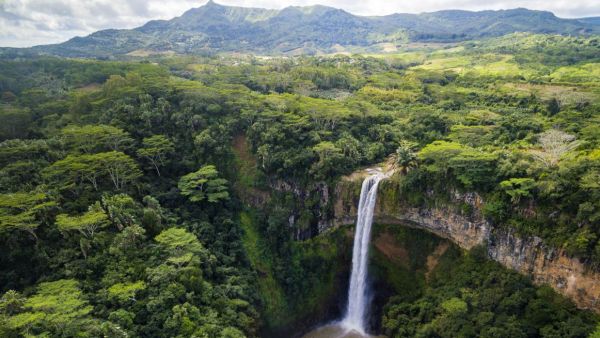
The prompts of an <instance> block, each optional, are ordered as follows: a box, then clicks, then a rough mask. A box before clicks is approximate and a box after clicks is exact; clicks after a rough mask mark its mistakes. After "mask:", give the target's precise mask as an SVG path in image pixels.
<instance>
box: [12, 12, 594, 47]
mask: <svg viewBox="0 0 600 338" xmlns="http://www.w3.org/2000/svg"><path fill="white" fill-rule="evenodd" d="M205 2H206V1H205V0H199V1H198V0H118V1H115V0H83V1H82V0H0V46H12V47H25V46H32V45H37V44H47V43H56V42H62V41H65V40H67V39H69V38H71V37H74V36H82V35H87V34H90V33H92V32H94V31H97V30H100V29H107V28H133V27H136V26H139V25H142V24H143V23H145V22H147V21H149V20H153V19H170V18H172V17H175V16H178V15H181V14H182V13H183V12H184V11H186V10H187V9H189V8H192V7H198V6H201V5H203V4H204V3H205ZM217 2H218V3H221V4H224V5H235V6H245V7H263V8H283V7H286V6H307V5H314V4H321V5H326V6H332V7H337V8H343V9H345V10H347V11H349V12H351V13H353V14H358V15H385V14H391V13H420V12H431V11H436V10H441V9H468V10H484V9H506V8H516V7H526V8H530V9H539V10H549V11H552V12H554V13H555V14H556V15H558V16H561V17H584V16H600V3H598V1H597V0H487V1H481V0H418V1H415V0H361V1H356V0H283V1H281V0H218V1H217Z"/></svg>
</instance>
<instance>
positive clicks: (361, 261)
mask: <svg viewBox="0 0 600 338" xmlns="http://www.w3.org/2000/svg"><path fill="white" fill-rule="evenodd" d="M384 178H385V175H384V174H383V173H381V172H376V173H374V174H372V175H370V176H369V177H367V178H365V180H364V181H363V184H362V189H361V191H360V201H359V203H358V217H357V219H356V229H355V233H354V247H353V250H352V274H351V275H350V289H349V290H348V308H347V310H346V311H347V312H346V316H345V317H344V319H342V321H341V323H340V324H341V326H343V327H344V328H346V329H347V330H351V331H356V332H358V333H359V334H361V335H365V329H366V320H367V316H368V307H369V304H368V303H369V295H368V290H367V289H368V288H367V287H368V285H367V274H368V264H369V242H370V239H371V226H372V225H373V212H374V210H375V203H376V202H377V187H378V185H379V182H380V181H381V180H382V179H384Z"/></svg>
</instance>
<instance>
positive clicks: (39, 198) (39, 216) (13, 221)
mask: <svg viewBox="0 0 600 338" xmlns="http://www.w3.org/2000/svg"><path fill="white" fill-rule="evenodd" d="M55 206H56V202H55V201H54V200H53V199H52V198H50V196H49V195H47V194H46V193H43V192H35V191H34V192H28V193H14V194H0V233H2V232H9V231H13V230H21V231H26V232H28V233H29V234H31V235H32V236H33V237H34V238H35V239H37V236H36V235H35V229H37V227H38V226H39V225H40V223H41V222H42V220H43V219H44V217H45V213H46V212H47V210H48V209H51V208H53V207H55Z"/></svg>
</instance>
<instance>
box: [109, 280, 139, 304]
mask: <svg viewBox="0 0 600 338" xmlns="http://www.w3.org/2000/svg"><path fill="white" fill-rule="evenodd" d="M144 289H146V283H144V282H143V281H137V282H133V283H117V284H114V285H113V286H111V287H110V288H108V297H109V298H111V299H114V300H116V301H117V302H119V303H126V302H128V301H134V302H135V301H136V299H135V294H136V293H137V292H139V291H143V290H144Z"/></svg>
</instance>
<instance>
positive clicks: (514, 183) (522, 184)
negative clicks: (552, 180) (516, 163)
mask: <svg viewBox="0 0 600 338" xmlns="http://www.w3.org/2000/svg"><path fill="white" fill-rule="evenodd" d="M535 186H536V184H535V180H533V179H531V178H511V179H509V180H506V181H502V182H500V188H502V190H504V192H505V193H507V194H508V195H509V196H510V198H511V201H512V202H513V203H519V201H520V200H521V198H523V197H531V191H532V190H533V189H534V188H535Z"/></svg>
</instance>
